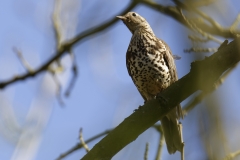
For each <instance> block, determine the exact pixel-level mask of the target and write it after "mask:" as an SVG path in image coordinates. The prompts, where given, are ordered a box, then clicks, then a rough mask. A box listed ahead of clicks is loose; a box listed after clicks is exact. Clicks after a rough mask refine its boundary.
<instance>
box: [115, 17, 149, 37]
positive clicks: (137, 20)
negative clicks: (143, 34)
mask: <svg viewBox="0 0 240 160" xmlns="http://www.w3.org/2000/svg"><path fill="white" fill-rule="evenodd" d="M117 18H119V19H121V20H122V21H123V23H124V24H125V25H126V26H127V27H128V29H129V30H130V31H131V32H132V34H133V33H134V32H135V31H136V30H138V29H145V30H149V31H150V32H152V29H151V27H150V25H149V24H148V22H147V21H146V20H145V19H144V18H143V17H142V16H140V15H139V14H138V13H136V12H128V13H127V14H125V15H123V16H117Z"/></svg>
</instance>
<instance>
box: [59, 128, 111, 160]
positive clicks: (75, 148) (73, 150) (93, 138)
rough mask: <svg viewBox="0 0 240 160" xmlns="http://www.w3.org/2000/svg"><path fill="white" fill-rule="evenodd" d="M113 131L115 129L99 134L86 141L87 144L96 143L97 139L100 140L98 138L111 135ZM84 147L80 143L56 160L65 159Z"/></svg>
mask: <svg viewBox="0 0 240 160" xmlns="http://www.w3.org/2000/svg"><path fill="white" fill-rule="evenodd" d="M112 130H113V129H109V130H106V131H104V132H102V133H99V134H97V135H96V136H94V137H92V138H90V139H88V140H86V141H85V143H90V142H92V141H94V140H96V139H98V138H100V137H102V136H104V135H106V134H108V133H110V132H111V131H112ZM82 147H83V144H82V143H78V144H76V145H75V146H74V147H72V148H71V149H69V150H68V151H67V152H65V153H63V154H61V155H60V156H59V157H58V158H57V159H56V160H62V159H63V158H65V157H66V156H68V155H69V154H71V153H73V152H75V151H76V150H78V149H81V148H82Z"/></svg>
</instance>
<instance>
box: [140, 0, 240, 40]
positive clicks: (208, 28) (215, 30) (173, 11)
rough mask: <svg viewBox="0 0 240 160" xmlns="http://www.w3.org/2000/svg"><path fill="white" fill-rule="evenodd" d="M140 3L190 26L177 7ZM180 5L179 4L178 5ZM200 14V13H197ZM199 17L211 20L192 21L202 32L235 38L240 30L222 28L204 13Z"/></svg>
mask: <svg viewBox="0 0 240 160" xmlns="http://www.w3.org/2000/svg"><path fill="white" fill-rule="evenodd" d="M140 3H142V4H143V5H146V6H148V7H151V8H153V9H155V10H157V11H159V12H161V13H163V14H165V15H167V16H169V17H172V18H174V19H175V20H176V21H178V22H179V23H181V24H183V25H185V26H186V27H188V28H191V26H189V24H188V23H187V22H186V21H185V20H184V18H183V17H182V16H181V13H180V12H179V9H178V7H172V6H162V5H160V4H158V3H156V2H154V1H152V0H140ZM179 7H180V6H179ZM198 14H200V13H198ZM200 16H201V17H203V16H204V18H205V19H206V18H207V21H211V24H212V25H209V24H208V23H206V22H205V21H194V23H195V25H196V26H198V28H201V29H202V30H203V31H204V32H206V33H209V34H212V35H218V36H221V37H225V38H235V37H236V34H240V30H235V32H234V33H232V31H231V30H230V27H229V28H224V27H222V26H220V25H219V24H217V22H214V20H213V19H212V18H211V17H207V16H206V15H204V14H201V15H200Z"/></svg>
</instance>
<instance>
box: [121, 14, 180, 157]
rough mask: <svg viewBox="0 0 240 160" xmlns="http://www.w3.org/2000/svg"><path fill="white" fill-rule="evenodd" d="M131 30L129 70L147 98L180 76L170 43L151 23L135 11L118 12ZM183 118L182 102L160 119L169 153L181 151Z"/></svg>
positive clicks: (152, 97) (127, 58)
mask: <svg viewBox="0 0 240 160" xmlns="http://www.w3.org/2000/svg"><path fill="white" fill-rule="evenodd" d="M117 18H119V19H120V20H122V22H123V23H124V24H125V25H126V26H127V28H128V29H129V30H130V32H131V33H132V37H131V41H130V44H129V46H128V49H127V53H126V66H127V70H128V74H129V75H130V77H131V78H132V80H133V82H134V84H135V86H136V87H137V89H138V91H139V92H140V94H141V96H142V97H143V99H144V101H145V102H147V101H149V100H152V99H155V98H156V95H157V94H158V93H160V92H162V91H163V90H165V89H166V88H167V87H169V86H170V85H171V84H173V83H174V82H175V81H177V80H178V76H177V70H176V65H175V63H174V56H173V55H172V53H171V50H170V48H169V46H168V45H167V44H166V43H165V42H164V41H163V40H161V39H158V38H157V37H156V36H155V34H154V32H153V30H152V28H151V27H150V25H149V23H148V22H147V21H146V20H145V18H143V17H142V16H140V15H139V14H138V13H136V12H128V13H126V14H125V15H123V16H117ZM180 118H183V115H182V110H181V106H180V104H179V105H178V106H176V107H175V108H174V109H173V110H172V111H170V113H168V114H167V115H166V116H164V117H163V118H161V119H160V121H161V126H162V130H163V134H164V137H165V141H166V144H167V150H168V152H169V154H173V153H175V152H176V151H179V152H182V149H183V144H184V143H183V140H182V139H183V138H182V130H181V128H182V127H180V125H181V124H180V122H179V119H180Z"/></svg>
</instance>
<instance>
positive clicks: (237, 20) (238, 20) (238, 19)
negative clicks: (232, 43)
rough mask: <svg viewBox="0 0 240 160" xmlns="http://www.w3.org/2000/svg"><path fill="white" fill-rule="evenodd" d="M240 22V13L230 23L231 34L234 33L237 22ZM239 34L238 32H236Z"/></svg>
mask: <svg viewBox="0 0 240 160" xmlns="http://www.w3.org/2000/svg"><path fill="white" fill-rule="evenodd" d="M239 22H240V14H238V15H237V17H236V19H235V21H234V22H233V24H232V25H231V27H230V31H231V32H232V33H233V34H236V28H237V25H238V24H239ZM238 34H239V33H238Z"/></svg>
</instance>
